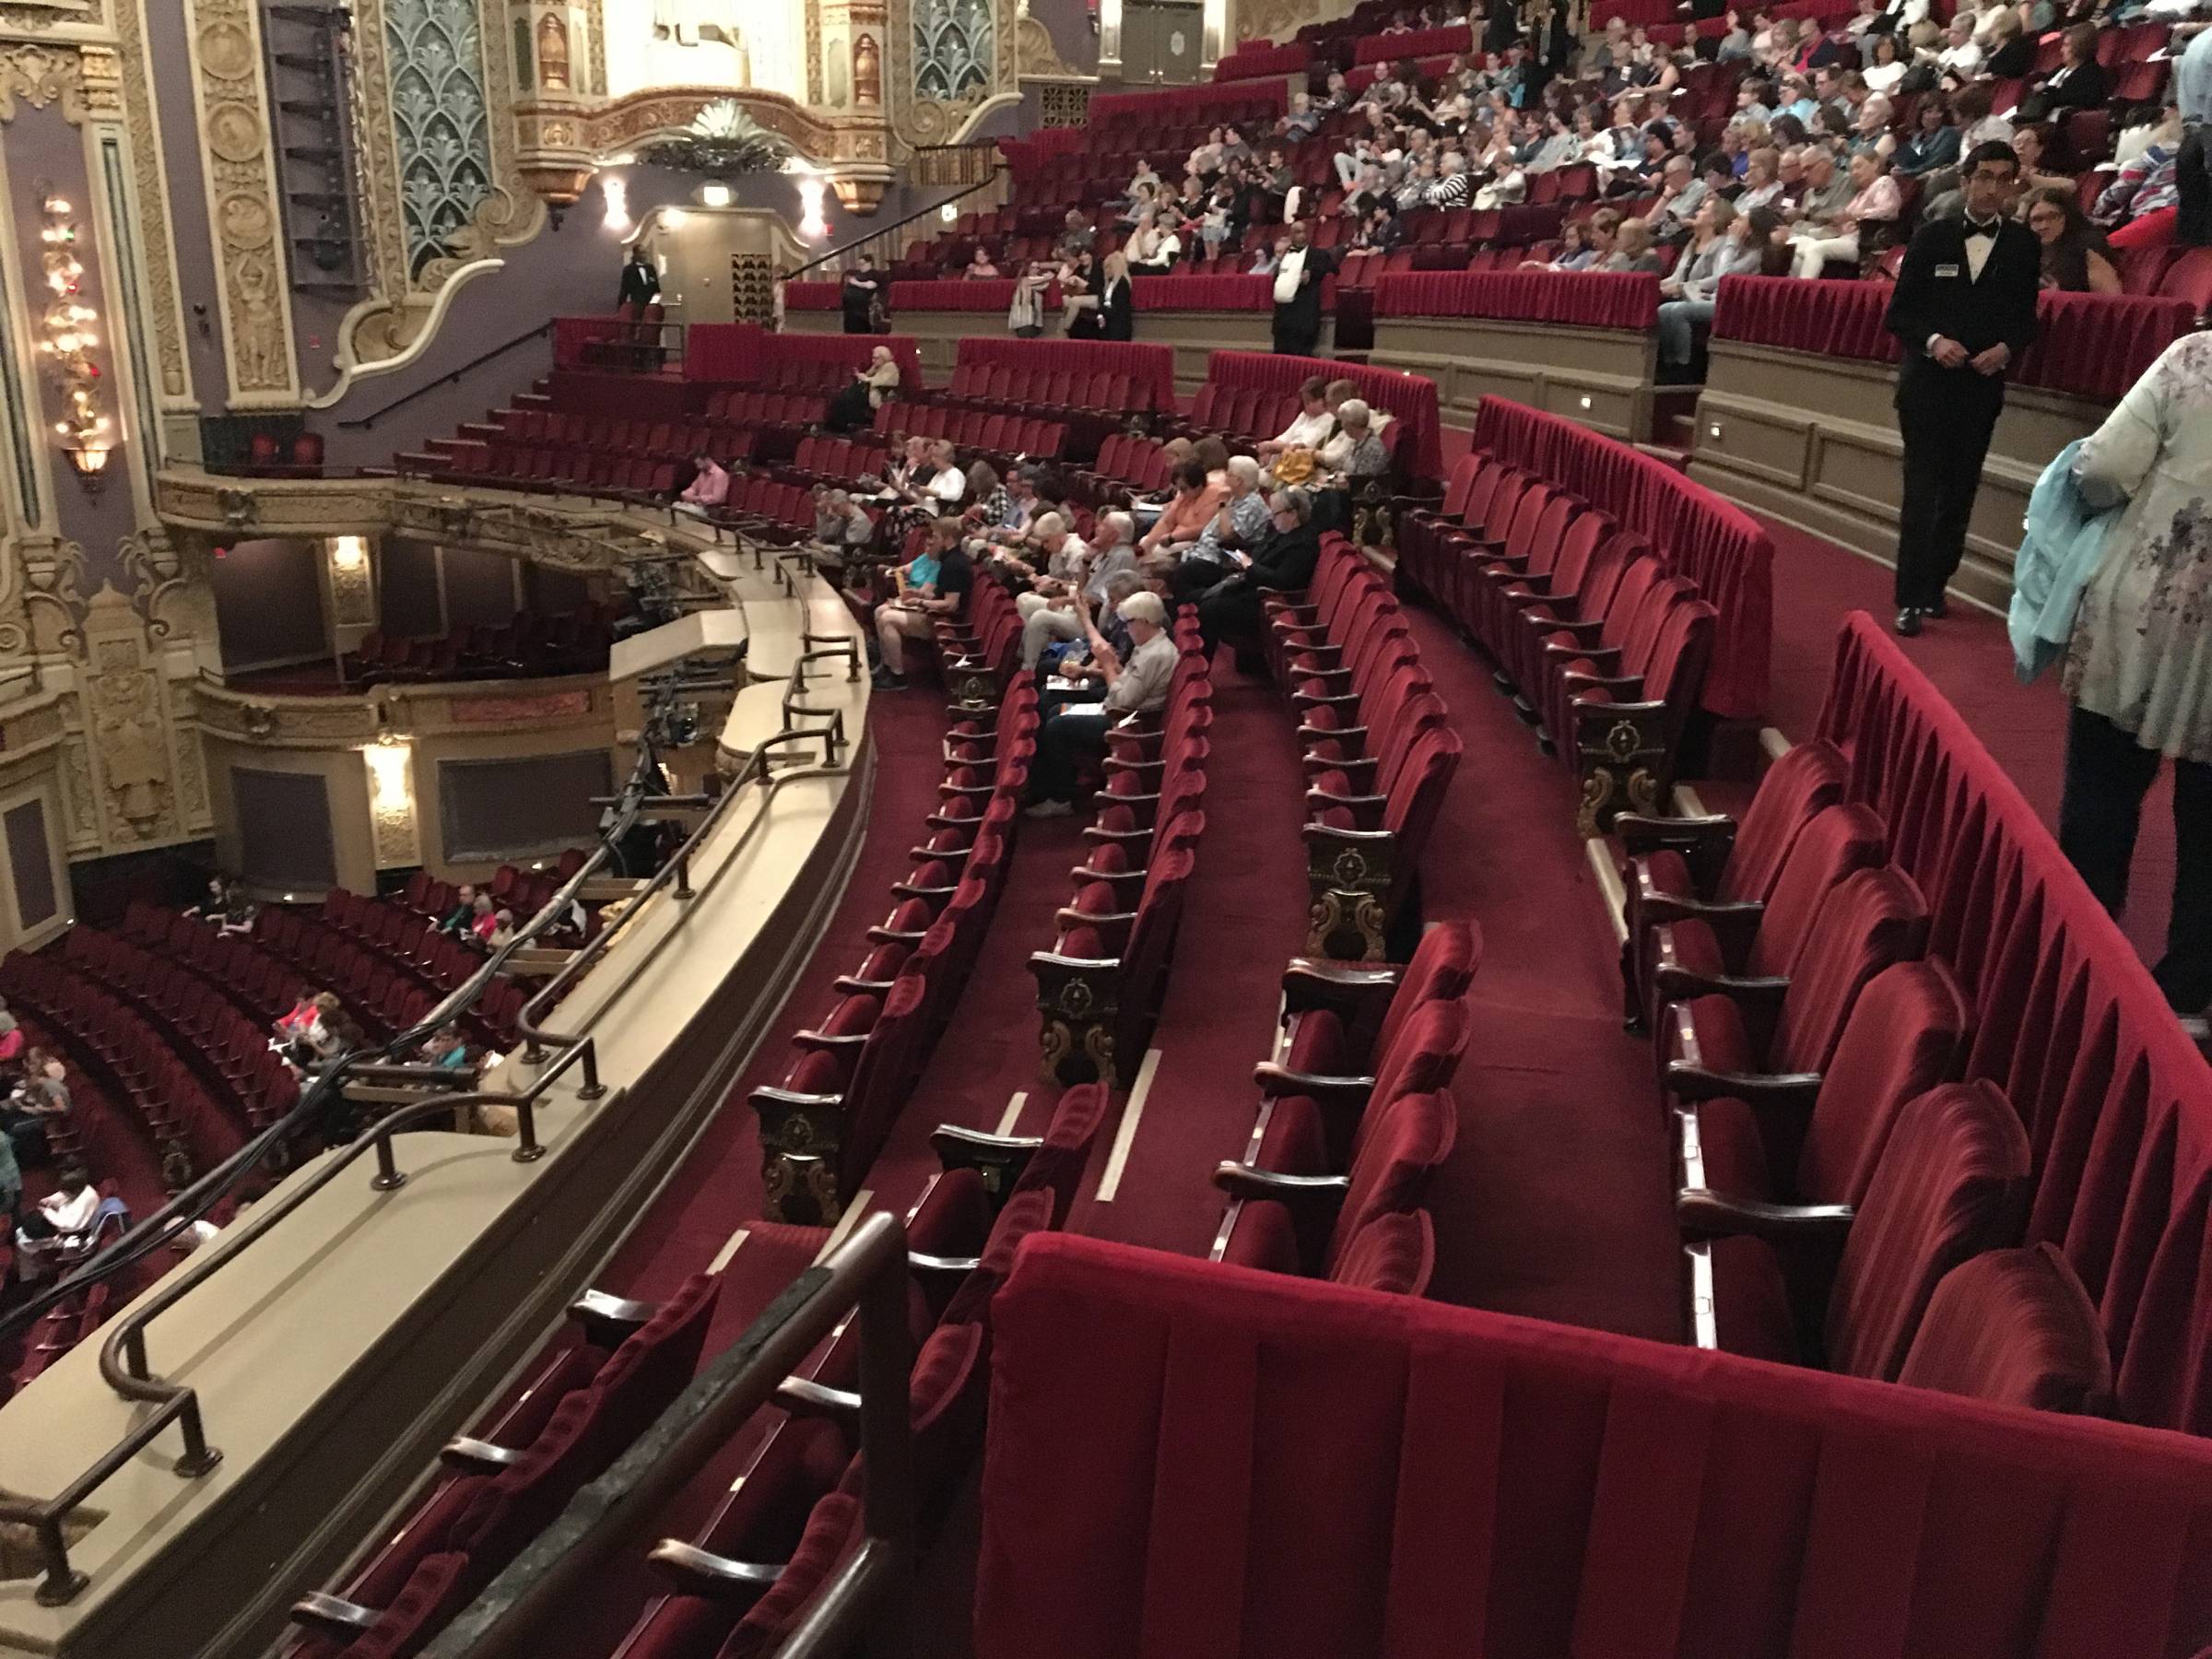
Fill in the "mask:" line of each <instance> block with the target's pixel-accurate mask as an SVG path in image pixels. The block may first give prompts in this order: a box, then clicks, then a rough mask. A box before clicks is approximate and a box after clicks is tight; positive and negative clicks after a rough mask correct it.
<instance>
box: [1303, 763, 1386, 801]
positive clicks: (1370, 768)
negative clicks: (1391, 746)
mask: <svg viewBox="0 0 2212 1659" xmlns="http://www.w3.org/2000/svg"><path fill="white" fill-rule="evenodd" d="M1305 769H1306V771H1307V772H1308V773H1309V774H1318V773H1321V772H1330V771H1340V772H1343V773H1345V774H1346V779H1347V782H1353V783H1364V784H1369V785H1371V784H1372V783H1373V782H1374V781H1375V758H1374V756H1372V755H1357V756H1352V757H1349V758H1347V759H1342V760H1335V759H1330V758H1329V757H1328V756H1326V755H1308V756H1306V757H1305ZM1311 793H1313V794H1318V793H1320V792H1319V791H1313V792H1311ZM1365 798H1367V797H1365V796H1357V797H1347V799H1365Z"/></svg>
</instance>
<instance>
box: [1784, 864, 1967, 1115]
mask: <svg viewBox="0 0 2212 1659" xmlns="http://www.w3.org/2000/svg"><path fill="white" fill-rule="evenodd" d="M1927 936H1928V907H1927V905H1926V904H1925V903H1924V902H1923V900H1922V899H1921V896H1920V889H1919V888H1916V887H1914V886H1913V885H1912V877H1908V876H1903V875H1900V874H1899V873H1898V872H1897V871H1896V870H1893V869H1889V868H1888V867H1887V866H1880V867H1877V868H1874V869H1868V870H1853V872H1852V873H1851V874H1850V875H1848V876H1846V877H1844V878H1843V879H1842V880H1841V881H1839V882H1838V883H1837V884H1836V885H1835V886H1834V887H1832V888H1830V889H1829V893H1828V899H1827V900H1826V901H1825V902H1824V903H1823V904H1822V905H1821V906H1820V914H1819V916H1818V919H1816V920H1815V922H1814V923H1813V928H1812V932H1811V934H1810V935H1808V936H1807V937H1806V942H1805V949H1804V950H1803V951H1802V952H1800V953H1799V955H1798V958H1797V965H1796V967H1795V968H1794V970H1793V971H1792V972H1791V975H1790V988H1789V992H1788V994H1786V995H1785V996H1784V997H1783V1002H1782V1012H1781V1014H1780V1015H1779V1016H1778V1017H1777V1018H1776V1019H1775V1022H1774V1036H1773V1041H1771V1043H1770V1044H1769V1045H1768V1058H1769V1059H1770V1060H1771V1062H1772V1063H1773V1065H1774V1066H1775V1069H1776V1070H1778V1071H1785V1072H1817V1071H1823V1070H1825V1069H1826V1068H1827V1066H1828V1063H1829V1059H1830V1056H1831V1055H1833V1054H1834V1053H1835V1050H1836V1042H1837V1040H1838V1039H1839V1038H1841V1036H1842V1035H1843V1022H1844V1021H1845V1020H1846V1019H1848V1018H1851V1008H1852V1005H1853V1003H1854V1002H1856V1001H1857V1000H1858V995H1859V992H1860V990H1861V989H1862V988H1863V987H1864V986H1865V983H1866V982H1867V981H1868V980H1870V979H1872V978H1873V977H1874V976H1875V975H1876V974H1877V973H1879V972H1880V971H1882V970H1883V969H1885V968H1887V967H1888V966H1889V964H1890V963H1892V962H1903V961H1910V960H1911V959H1912V958H1914V957H1916V956H1918V955H1919V954H1920V953H1921V950H1922V948H1923V947H1924V945H1925V943H1926V940H1927Z"/></svg>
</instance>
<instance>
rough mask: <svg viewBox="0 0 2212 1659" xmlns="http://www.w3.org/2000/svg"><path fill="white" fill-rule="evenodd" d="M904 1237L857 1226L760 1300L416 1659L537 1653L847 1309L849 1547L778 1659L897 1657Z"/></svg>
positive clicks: (889, 1222) (908, 1532) (907, 1560)
mask: <svg viewBox="0 0 2212 1659" xmlns="http://www.w3.org/2000/svg"><path fill="white" fill-rule="evenodd" d="M906 1250H907V1241H906V1228H905V1226H904V1224H903V1223H902V1222H900V1219H899V1218H897V1217H896V1216H893V1215H890V1214H888V1213H881V1212H879V1213H878V1214H876V1215H873V1216H870V1217H869V1218H867V1219H866V1220H865V1221H863V1222H862V1223H861V1224H860V1225H859V1226H858V1227H856V1228H854V1229H853V1234H852V1236H851V1237H850V1238H848V1239H846V1240H845V1241H843V1242H842V1243H841V1244H839V1245H838V1246H837V1247H836V1248H835V1249H834V1250H831V1251H830V1252H829V1253H828V1254H826V1255H825V1256H824V1257H823V1258H822V1260H821V1261H819V1262H818V1263H817V1264H816V1265H813V1266H811V1267H809V1268H807V1269H806V1272H804V1273H802V1274H801V1275H799V1277H797V1278H796V1279H795V1280H794V1281H793V1282H792V1284H791V1285H790V1286H789V1287H788V1288H786V1289H785V1290H784V1291H783V1293H782V1295H781V1296H779V1297H777V1298H776V1300H774V1301H773V1302H771V1304H770V1305H769V1307H768V1309H767V1311H766V1312H763V1313H762V1314H761V1315H760V1316H759V1318H758V1319H756V1320H754V1321H753V1323H752V1324H751V1325H750V1326H749V1327H748V1328H747V1331H746V1333H745V1335H743V1336H740V1337H739V1338H738V1339H737V1340H736V1342H735V1343H734V1344H732V1345H731V1347H729V1348H728V1349H727V1350H725V1351H724V1353H723V1354H722V1355H721V1356H720V1357H719V1358H717V1359H715V1360H714V1362H713V1363H712V1365H711V1366H709V1367H708V1369H707V1370H706V1371H704V1372H702V1373H701V1374H700V1376H699V1377H697V1378H695V1379H694V1380H693V1382H692V1383H691V1385H690V1386H689V1387H688V1388H687V1389H685V1390H684V1392H683V1393H682V1394H680V1395H678V1396H677V1399H676V1402H675V1403H674V1404H673V1405H671V1406H669V1407H668V1408H667V1410H665V1411H664V1412H663V1413H662V1414H661V1415H660V1417H659V1418H657V1419H656V1420H655V1421H654V1422H653V1425H652V1426H651V1427H650V1428H648V1429H647V1430H645V1431H644V1432H643V1433H642V1434H641V1435H639V1436H638V1438H637V1440H636V1441H633V1442H632V1443H631V1445H630V1448H629V1451H627V1452H625V1453H623V1454H622V1455H621V1457H619V1458H618V1459H617V1460H616V1462H615V1464H614V1465H613V1467H611V1468H609V1469H608V1470H607V1471H606V1474H604V1475H602V1476H601V1477H599V1478H598V1479H596V1480H594V1481H593V1482H592V1483H591V1484H590V1485H589V1486H587V1487H585V1488H583V1489H582V1491H581V1492H579V1493H577V1494H576V1496H575V1497H574V1498H572V1499H571V1500H570V1501H569V1505H568V1507H567V1508H566V1509H565V1510H563V1511H562V1512H561V1513H560V1515H559V1518H558V1519H556V1520H555V1521H554V1522H553V1523H552V1524H551V1525H549V1526H547V1528H546V1530H545V1531H544V1532H542V1533H540V1534H539V1535H537V1537H536V1538H535V1539H534V1540H533V1541H532V1542H531V1543H529V1544H528V1545H526V1546H524V1549H523V1552H522V1553H521V1555H520V1556H518V1557H517V1558H516V1559H515V1560H514V1561H513V1563H512V1565H510V1566H508V1567H507V1568H506V1569H505V1570H504V1571H501V1572H500V1575H499V1576H498V1577H497V1578H495V1579H493V1580H492V1582H491V1583H490V1584H489V1585H488V1587H487V1588H486V1589H485V1590H484V1592H483V1593H482V1594H480V1595H478V1596H477V1599H476V1600H475V1601H474V1602H472V1603H470V1604H469V1605H468V1606H466V1607H465V1608H463V1609H462V1610H461V1612H460V1613H459V1614H457V1615H456V1616H455V1617H454V1618H453V1622H452V1623H450V1624H449V1625H447V1626H446V1628H445V1630H443V1631H442V1632H441V1634H440V1635H439V1636H438V1637H437V1638H436V1639H435V1640H433V1641H431V1643H430V1644H429V1647H428V1648H426V1649H424V1650H423V1659H464V1656H466V1659H520V1656H521V1655H524V1654H529V1653H537V1652H541V1651H542V1648H543V1644H542V1642H538V1641H537V1640H536V1637H537V1631H538V1629H539V1627H540V1626H542V1625H544V1624H545V1622H546V1621H547V1618H551V1617H552V1616H553V1615H554V1614H556V1613H557V1612H558V1611H559V1608H560V1607H561V1606H563V1605H564V1604H566V1603H567V1602H568V1601H569V1600H570V1599H571V1597H573V1596H574V1595H576V1594H579V1593H580V1592H582V1590H583V1589H584V1588H585V1587H586V1586H587V1585H590V1584H593V1583H596V1582H598V1581H597V1579H596V1578H595V1576H594V1575H595V1574H596V1572H597V1571H598V1569H599V1568H600V1566H601V1564H602V1563H603V1562H604V1561H605V1560H606V1558H607V1557H608V1556H609V1555H611V1554H613V1553H614V1552H615V1551H616V1550H618V1549H619V1548H621V1547H623V1546H624V1545H625V1544H627V1543H629V1541H630V1540H631V1539H632V1538H634V1537H635V1536H636V1535H637V1534H638V1533H639V1531H640V1529H641V1528H642V1527H644V1526H646V1525H648V1524H651V1523H652V1522H653V1521H654V1520H655V1519H656V1518H657V1517H658V1516H659V1515H660V1514H662V1513H663V1512H665V1509H666V1506H667V1504H668V1502H669V1500H671V1499H673V1498H674V1497H675V1495H676V1494H677V1491H678V1490H680V1489H681V1488H682V1487H683V1485H684V1484H685V1482H687V1481H688V1480H689V1479H690V1478H691V1477H693V1476H694V1475H696V1474H697V1473H698V1471H699V1470H700V1467H701V1466H703V1465H705V1463H706V1462H707V1460H708V1459H709V1458H711V1457H712V1456H713V1454H714V1453H716V1452H718V1451H720V1450H721V1449H722V1448H723V1446H724V1445H725V1444H727V1443H728V1441H729V1439H730V1436H731V1435H732V1434H734V1433H735V1431H736V1430H737V1429H738V1428H739V1427H741V1426H742V1425H743V1424H744V1422H745V1421H746V1419H747V1418H750V1417H751V1416H752V1415H753V1414H754V1413H755V1412H757V1411H759V1409H760V1408H761V1407H762V1406H766V1405H768V1404H769V1403H770V1402H771V1400H772V1399H773V1398H774V1396H775V1393H776V1390H777V1388H778V1386H779V1385H780V1384H781V1383H782V1382H783V1381H784V1379H785V1378H787V1377H789V1376H790V1375H791V1374H792V1372H793V1371H795V1370H797V1368H798V1367H799V1365H800V1364H801V1362H802V1361H804V1360H805V1359H806V1356H807V1354H809V1353H810V1352H812V1351H813V1350H814V1348H815V1347H818V1345H819V1344H820V1343H821V1341H822V1340H823V1339H824V1338H825V1337H827V1336H828V1335H830V1333H831V1332H832V1331H834V1330H835V1329H836V1328H837V1327H838V1326H839V1324H841V1323H842V1322H843V1320H844V1318H845V1316H846V1314H847V1313H848V1312H850V1311H851V1310H853V1308H854V1307H857V1308H858V1309H859V1312H860V1453H861V1458H862V1461H863V1463H864V1465H865V1468H866V1470H867V1480H866V1483H865V1486H864V1488H863V1491H862V1500H861V1501H862V1530H863V1533H864V1536H863V1539H862V1542H861V1545H860V1547H859V1549H858V1550H857V1551H856V1552H855V1553H854V1554H853V1557H852V1559H850V1560H848V1561H847V1562H846V1564H845V1566H844V1567H843V1569H842V1570H841V1571H839V1572H838V1573H837V1574H836V1575H835V1576H834V1577H833V1578H832V1579H831V1580H830V1583H829V1584H828V1585H826V1586H825V1588H824V1589H823V1591H822V1594H821V1595H820V1597H819V1599H818V1601H817V1602H816V1604H815V1606H814V1607H813V1609H812V1610H811V1611H810V1612H809V1613H808V1614H807V1616H806V1618H805V1619H804V1620H803V1621H802V1622H801V1624H800V1626H799V1628H798V1630H795V1631H794V1632H793V1634H792V1635H791V1636H790V1637H789V1638H788V1639H787V1640H786V1641H785V1642H784V1643H783V1645H782V1647H780V1648H778V1649H777V1650H776V1651H777V1659H828V1656H829V1655H830V1654H832V1653H844V1652H845V1651H846V1645H845V1644H846V1643H847V1642H849V1641H850V1640H851V1639H852V1637H853V1636H854V1635H856V1634H859V1633H861V1632H862V1631H864V1630H865V1632H867V1633H868V1635H869V1637H870V1646H869V1649H868V1651H869V1652H870V1653H893V1652H896V1651H898V1650H897V1648H896V1647H895V1646H894V1645H893V1643H894V1642H895V1641H896V1640H897V1639H898V1637H899V1636H900V1633H901V1632H904V1631H905V1630H907V1618H908V1602H909V1599H910V1593H911V1588H912V1574H913V1558H914V1510H915V1493H914V1471H913V1440H912V1433H913V1431H912V1423H911V1421H910V1418H909V1415H908V1414H909V1412H910V1409H911V1406H910V1402H909V1399H908V1395H907V1386H908V1373H909V1371H910V1370H911V1369H912V1363H913V1337H912V1333H911V1332H910V1331H909V1330H908V1329H907V1318H908V1313H907V1305H906V1304H907V1294H908V1284H907V1253H906Z"/></svg>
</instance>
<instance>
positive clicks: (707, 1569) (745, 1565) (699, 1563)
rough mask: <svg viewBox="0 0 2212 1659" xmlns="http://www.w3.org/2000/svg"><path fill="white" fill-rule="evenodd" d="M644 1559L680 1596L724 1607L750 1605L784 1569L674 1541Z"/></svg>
mask: <svg viewBox="0 0 2212 1659" xmlns="http://www.w3.org/2000/svg"><path fill="white" fill-rule="evenodd" d="M645 1559H647V1560H648V1561H651V1562H652V1563H653V1566H654V1567H656V1568H658V1569H659V1570H660V1571H661V1572H662V1574H663V1575H664V1576H665V1577H666V1578H667V1579H668V1581H669V1583H671V1584H672V1585H673V1586H674V1587H675V1589H676V1592H677V1594H679V1595H696V1596H698V1597H700V1599H701V1600H704V1601H711V1602H715V1603H718V1604H720V1605H722V1606H751V1605H752V1604H753V1603H754V1602H757V1601H759V1599H760V1598H761V1597H762V1596H763V1595H765V1594H768V1592H769V1591H770V1590H771V1588H773V1587H774V1585H775V1582H776V1581H777V1580H778V1579H780V1578H782V1576H783V1569H782V1568H781V1567H767V1566H762V1565H761V1564H760V1563H759V1562H757V1561H733V1560H732V1559H730V1558H729V1557H727V1556H719V1555H716V1554H714V1553H713V1552H712V1550H706V1549H701V1548H700V1547H699V1546H698V1545H696V1544H685V1543H682V1542H680V1541H678V1540H677V1539H675V1538H663V1539H662V1540H661V1541H660V1542H659V1543H658V1544H655V1545H654V1546H653V1548H652V1550H651V1552H650V1553H648V1554H647V1556H646V1557H645Z"/></svg>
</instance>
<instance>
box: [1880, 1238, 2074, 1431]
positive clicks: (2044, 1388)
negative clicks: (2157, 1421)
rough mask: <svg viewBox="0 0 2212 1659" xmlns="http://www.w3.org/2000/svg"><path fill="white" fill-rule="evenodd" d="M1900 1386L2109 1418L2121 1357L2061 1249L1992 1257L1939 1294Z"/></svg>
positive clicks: (1955, 1274) (1952, 1276)
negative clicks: (2115, 1357) (2115, 1358)
mask: <svg viewBox="0 0 2212 1659" xmlns="http://www.w3.org/2000/svg"><path fill="white" fill-rule="evenodd" d="M1897 1380H1898V1381H1899V1382H1906V1383H1910V1384H1912V1386H1914V1387H1916V1388H1935V1389H1940V1390H1942V1391H1943V1392H1944V1393H1946V1394H1970V1395H1971V1396H1973V1397H1974V1398H1975V1399H1980V1400H1994V1401H1997V1402H1999V1403H2000V1404H2003V1405H2007V1406H2026V1407H2028V1408H2029V1409H2030V1410H2032V1411H2073V1412H2098V1413H2101V1412H2104V1411H2106V1410H2109V1409H2110V1408H2111V1405H2112V1350H2111V1348H2110V1347H2108V1346H2107V1344H2106V1342H2105V1339H2104V1332H2103V1329H2102V1327H2101V1326H2100V1324H2099V1322H2098V1318H2097V1308H2096V1305H2095V1304H2094V1303H2093V1302H2091V1301H2090V1300H2089V1297H2088V1291H2086V1290H2085V1289H2083V1288H2082V1284H2081V1280H2080V1279H2079V1278H2077V1277H2075V1274H2074V1270H2073V1269H2072V1268H2071V1267H2069V1266H2068V1265H2066V1259H2065V1256H2064V1255H2062V1254H2060V1253H2059V1251H2058V1248H2057V1246H2056V1245H2053V1244H2050V1243H2042V1244H2038V1245H2035V1246H2034V1247H2033V1248H2031V1249H2028V1250H1992V1251H1987V1252H1984V1253H1983V1254H1981V1255H1978V1256H1976V1257H1974V1258H1973V1259H1972V1260H1971V1261H1970V1262H1966V1263H1963V1264H1961V1265H1959V1266H1957V1267H1954V1268H1953V1269H1951V1271H1950V1272H1949V1273H1948V1274H1947V1275H1946V1276H1945V1277H1944V1280H1943V1282H1942V1283H1941V1284H1940V1285H1938V1286H1937V1287H1936V1288H1935V1297H1934V1299H1933V1300H1930V1301H1929V1303H1928V1312H1927V1315H1926V1317H1925V1318H1924V1319H1923V1320H1922V1321H1921V1326H1920V1334H1919V1335H1916V1336H1915V1337H1914V1338H1913V1339H1912V1349H1911V1351H1910V1352H1908V1353H1907V1354H1906V1356H1905V1364H1904V1369H1903V1370H1902V1371H1899V1372H1898V1377H1897Z"/></svg>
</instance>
